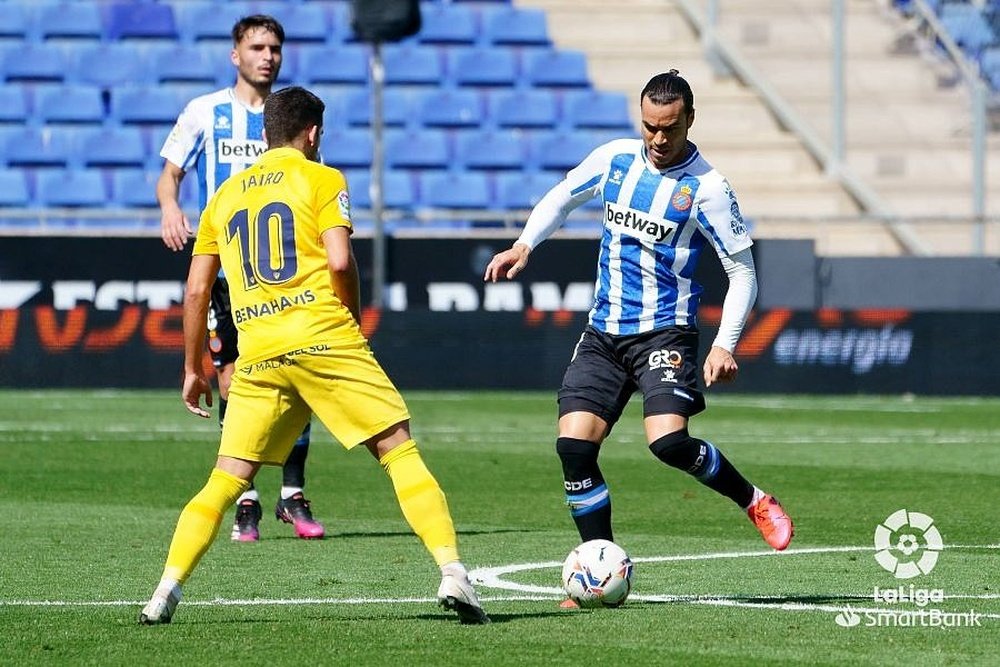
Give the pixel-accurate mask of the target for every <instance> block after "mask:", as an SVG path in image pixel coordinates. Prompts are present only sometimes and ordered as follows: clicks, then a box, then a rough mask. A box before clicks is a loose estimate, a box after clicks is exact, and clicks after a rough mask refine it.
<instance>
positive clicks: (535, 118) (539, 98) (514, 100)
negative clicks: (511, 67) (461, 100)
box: [490, 89, 559, 128]
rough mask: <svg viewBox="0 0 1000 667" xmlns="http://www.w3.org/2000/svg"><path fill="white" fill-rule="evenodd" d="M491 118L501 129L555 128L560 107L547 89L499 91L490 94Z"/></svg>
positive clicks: (554, 96)
mask: <svg viewBox="0 0 1000 667" xmlns="http://www.w3.org/2000/svg"><path fill="white" fill-rule="evenodd" d="M490 117H491V118H492V119H493V121H494V122H495V123H496V124H497V125H498V126H499V127H521V128H555V127H556V125H557V124H558V123H559V107H558V104H557V98H556V95H555V94H554V93H552V92H551V91H548V90H545V89H538V90H530V89H529V90H521V89H516V90H511V91H498V92H493V93H491V94H490Z"/></svg>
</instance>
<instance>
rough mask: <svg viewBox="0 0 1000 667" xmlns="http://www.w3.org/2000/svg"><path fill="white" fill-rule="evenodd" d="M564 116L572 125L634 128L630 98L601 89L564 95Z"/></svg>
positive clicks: (601, 127) (570, 92)
mask: <svg viewBox="0 0 1000 667" xmlns="http://www.w3.org/2000/svg"><path fill="white" fill-rule="evenodd" d="M563 108H564V110H565V112H564V114H563V115H564V117H565V119H566V121H567V122H568V123H569V125H570V126H571V127H577V128H599V129H623V130H631V129H632V127H633V126H632V119H631V118H630V117H629V113H628V98H627V97H626V96H625V95H623V94H621V93H610V92H605V91H600V90H582V91H576V90H574V91H569V92H567V93H566V94H565V95H564V96H563Z"/></svg>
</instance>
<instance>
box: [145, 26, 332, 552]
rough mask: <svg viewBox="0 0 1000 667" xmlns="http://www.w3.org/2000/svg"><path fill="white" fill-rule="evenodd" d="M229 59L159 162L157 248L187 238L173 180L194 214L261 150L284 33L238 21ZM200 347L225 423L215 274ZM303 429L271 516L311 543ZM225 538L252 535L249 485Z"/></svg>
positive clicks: (225, 306)
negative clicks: (189, 193)
mask: <svg viewBox="0 0 1000 667" xmlns="http://www.w3.org/2000/svg"><path fill="white" fill-rule="evenodd" d="M232 36H233V50H232V52H231V53H230V59H231V60H232V63H233V65H234V66H235V67H236V83H235V84H234V85H233V86H231V87H229V88H223V89H222V90H217V91H215V92H214V93H209V94H207V95H202V96H200V97H196V98H194V99H193V100H191V101H190V102H189V103H188V104H187V106H186V107H185V108H184V111H183V112H181V115H180V117H179V118H178V119H177V123H176V124H175V125H174V129H173V130H172V131H171V132H170V135H169V136H168V137H167V139H166V141H165V142H164V143H163V148H162V149H161V150H160V156H161V157H163V158H164V163H163V171H162V172H161V174H160V178H159V181H158V182H157V184H156V198H157V200H158V201H159V203H160V211H161V216H162V217H161V221H160V226H161V236H162V238H163V243H164V244H165V245H166V246H167V247H168V248H170V249H171V250H174V251H180V250H183V249H184V244H185V243H187V240H188V239H189V238H191V236H192V235H193V234H194V231H193V229H192V227H191V223H190V221H189V220H188V219H187V216H185V215H184V212H183V211H182V210H181V207H180V204H179V202H178V194H179V192H180V185H181V181H182V180H183V179H184V176H185V174H186V173H187V172H188V171H189V170H190V169H192V168H194V169H195V170H196V173H197V175H198V195H199V206H198V208H199V210H202V209H204V208H205V203H206V202H207V201H208V200H209V199H210V198H211V197H212V195H214V194H215V191H216V190H217V189H218V188H219V186H220V185H222V183H223V182H225V180H226V179H228V178H229V177H230V176H232V175H233V174H237V173H239V172H241V171H243V170H244V169H246V168H248V167H250V166H251V165H253V164H254V163H255V162H256V161H257V158H258V157H260V155H262V154H263V153H264V151H265V150H266V149H267V144H266V143H265V142H264V101H265V100H266V99H267V97H268V95H270V94H271V88H272V86H273V85H274V82H275V80H276V79H277V78H278V72H279V71H280V69H281V57H282V53H281V48H282V44H283V43H284V41H285V30H284V28H283V27H282V26H281V23H279V22H278V21H277V20H276V19H274V18H272V17H270V16H266V15H263V14H255V15H252V16H246V17H244V18H241V19H240V20H239V21H237V22H236V24H235V25H234V26H233V30H232ZM208 347H209V352H210V353H211V355H212V362H213V364H215V368H216V374H217V377H218V382H219V423H220V424H221V423H222V421H223V419H225V416H226V405H227V399H228V398H229V384H230V382H231V379H232V375H233V372H234V371H235V369H236V366H235V361H236V358H237V355H238V354H239V350H238V349H237V348H238V340H237V334H236V325H235V323H234V322H233V319H232V312H231V308H230V303H229V283H228V282H227V280H226V278H225V276H224V275H222V274H220V275H219V278H218V279H217V280H216V281H215V285H214V286H213V287H212V299H211V308H210V310H209V321H208ZM309 430H310V429H309V425H308V424H307V425H306V428H305V430H304V431H303V432H302V435H301V436H300V437H299V439H298V441H296V443H295V447H293V448H292V453H291V454H290V455H289V457H288V461H287V462H286V463H285V465H284V467H283V468H282V486H281V496H280V497H279V499H278V503H277V505H276V507H275V516H276V517H277V518H279V519H281V520H282V521H285V522H286V523H291V524H293V525H294V526H295V534H296V535H298V536H299V537H301V538H306V539H319V538H322V537H323V536H324V534H325V530H324V528H323V525H322V524H321V523H319V522H318V521H316V520H315V519H314V518H313V516H312V510H311V509H310V507H309V501H307V500H306V499H305V495H304V491H303V488H304V487H305V464H306V457H307V455H308V452H309V436H310V433H309ZM236 506H237V507H236V521H235V522H234V524H233V531H232V538H233V539H234V540H237V541H241V542H255V541H257V540H258V539H259V537H260V533H259V529H258V524H259V522H260V519H261V515H262V511H261V507H260V498H259V495H258V493H257V489H256V488H254V487H253V486H251V487H250V489H249V490H248V491H247V492H246V493H244V494H243V495H242V496H240V498H239V499H238V500H237V502H236Z"/></svg>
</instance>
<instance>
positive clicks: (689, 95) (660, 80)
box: [639, 69, 694, 114]
mask: <svg viewBox="0 0 1000 667" xmlns="http://www.w3.org/2000/svg"><path fill="white" fill-rule="evenodd" d="M647 97H648V98H649V101H650V102H652V103H653V104H670V103H671V102H673V101H674V100H679V99H682V100H684V111H685V112H686V113H688V114H690V113H691V112H692V111H694V93H693V92H691V86H690V85H689V84H688V82H687V80H686V79H684V77H682V76H681V74H680V72H678V71H677V70H675V69H672V70H670V71H667V72H664V73H663V74H657V75H656V76H654V77H653V78H652V79H650V80H649V81H648V82H647V83H646V87H645V88H643V89H642V95H640V96H639V102H640V103H641V102H642V100H644V99H646V98H647Z"/></svg>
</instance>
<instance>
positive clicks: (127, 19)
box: [107, 2, 232, 39]
mask: <svg viewBox="0 0 1000 667" xmlns="http://www.w3.org/2000/svg"><path fill="white" fill-rule="evenodd" d="M107 20H108V26H107V36H108V37H109V38H110V39H177V36H178V32H177V24H176V22H175V20H174V10H173V7H171V6H170V5H167V4H162V5H161V4H158V3H154V2H115V3H112V4H111V5H110V6H109V7H108V9H107ZM229 25H230V27H231V26H232V24H231V23H230V24H229Z"/></svg>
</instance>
